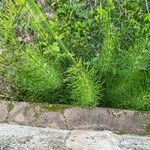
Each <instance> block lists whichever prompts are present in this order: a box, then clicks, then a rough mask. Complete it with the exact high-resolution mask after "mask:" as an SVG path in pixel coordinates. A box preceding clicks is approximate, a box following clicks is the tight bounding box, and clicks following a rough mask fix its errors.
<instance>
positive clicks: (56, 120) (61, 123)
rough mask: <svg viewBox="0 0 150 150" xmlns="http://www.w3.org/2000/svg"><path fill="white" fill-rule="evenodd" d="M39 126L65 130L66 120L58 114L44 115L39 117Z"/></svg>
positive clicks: (49, 113)
mask: <svg viewBox="0 0 150 150" xmlns="http://www.w3.org/2000/svg"><path fill="white" fill-rule="evenodd" d="M39 124H40V125H41V126H42V127H53V128H59V129H65V128H66V127H65V118H64V117H63V115H62V114H60V113H57V112H47V113H43V114H42V115H41V116H40V117H39Z"/></svg>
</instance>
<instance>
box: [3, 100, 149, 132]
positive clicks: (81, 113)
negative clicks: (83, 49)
mask: <svg viewBox="0 0 150 150" xmlns="http://www.w3.org/2000/svg"><path fill="white" fill-rule="evenodd" d="M2 122H7V123H10V124H21V125H28V126H38V127H51V128H56V129H58V128H59V129H87V130H88V129H94V130H110V131H115V132H119V133H135V134H150V112H138V111H129V110H120V109H109V108H87V109H85V108H84V109H83V108H76V107H74V108H71V107H70V106H63V105H60V106H56V105H48V104H45V105H44V104H34V103H26V102H14V101H11V102H10V101H2V100H0V123H2Z"/></svg>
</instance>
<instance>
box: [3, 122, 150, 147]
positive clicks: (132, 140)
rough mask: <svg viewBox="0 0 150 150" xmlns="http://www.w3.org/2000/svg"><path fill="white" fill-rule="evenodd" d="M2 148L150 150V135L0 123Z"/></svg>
mask: <svg viewBox="0 0 150 150" xmlns="http://www.w3.org/2000/svg"><path fill="white" fill-rule="evenodd" d="M0 150H150V137H148V136H147V137H146V136H136V135H117V134H115V133H112V132H110V131H92V130H91V131H85V130H73V131H70V130H60V129H50V128H37V127H29V126H28V127H27V126H19V125H8V124H0Z"/></svg>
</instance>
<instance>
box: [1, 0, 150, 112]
mask: <svg viewBox="0 0 150 150" xmlns="http://www.w3.org/2000/svg"><path fill="white" fill-rule="evenodd" d="M0 49H2V53H1V54H0V75H1V77H2V78H3V80H4V81H5V84H7V85H8V84H9V85H10V86H11V92H10V93H9V94H8V93H7V92H4V91H1V95H2V96H3V97H14V98H16V99H19V100H24V99H25V100H32V101H38V102H39V101H41V102H50V103H63V104H64V103H65V104H74V105H80V106H105V107H115V108H127V109H137V110H150V2H148V1H147V0H135V1H130V0H122V1H119V0H116V1H113V0H105V1H104V0H98V1H95V0H80V1H76V0H70V1H69V0H68V1H66V0H50V1H49V0H47V1H46V0H45V2H43V1H37V3H35V2H34V1H33V0H26V1H24V0H17V1H15V2H14V1H13V0H7V1H6V0H3V1H2V2H1V4H0Z"/></svg>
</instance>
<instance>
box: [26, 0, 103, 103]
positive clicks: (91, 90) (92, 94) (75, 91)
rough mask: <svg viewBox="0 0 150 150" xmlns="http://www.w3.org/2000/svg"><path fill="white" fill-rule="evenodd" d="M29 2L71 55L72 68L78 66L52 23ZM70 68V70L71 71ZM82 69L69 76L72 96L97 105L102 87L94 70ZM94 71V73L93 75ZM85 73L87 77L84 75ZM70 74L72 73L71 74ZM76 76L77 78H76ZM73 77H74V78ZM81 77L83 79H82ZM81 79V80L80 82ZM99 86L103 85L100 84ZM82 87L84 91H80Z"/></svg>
mask: <svg viewBox="0 0 150 150" xmlns="http://www.w3.org/2000/svg"><path fill="white" fill-rule="evenodd" d="M27 4H28V5H29V6H30V8H31V11H32V13H33V14H34V16H35V18H36V19H38V20H39V22H40V24H41V26H43V25H44V27H45V28H46V31H47V32H48V33H49V34H50V35H51V36H53V37H54V39H55V40H56V41H57V42H58V44H59V46H60V48H62V53H65V54H68V55H69V56H71V59H72V62H73V66H72V67H71V68H74V69H75V68H76V66H77V65H78V63H77V62H76V60H75V59H74V58H73V57H72V54H71V53H70V52H69V51H68V49H67V48H66V46H65V45H64V44H63V42H62V41H61V39H60V38H59V37H58V36H57V35H56V34H55V32H54V31H53V30H52V28H51V26H50V24H49V23H48V22H47V20H46V18H45V17H44V15H43V14H42V12H41V11H40V9H39V8H38V6H37V5H36V3H35V2H34V0H31V1H28V0H27ZM71 68H69V69H68V70H69V71H68V72H69V73H71V71H70V70H72V69H71ZM80 69H81V70H82V72H81V73H78V72H77V70H74V71H75V72H74V73H71V74H72V75H73V76H71V77H69V79H70V83H71V87H72V88H71V91H72V92H71V98H72V99H73V100H74V101H75V102H76V103H77V104H80V105H82V106H90V105H96V104H98V100H100V99H101V97H99V94H100V93H101V92H100V90H99V89H100V88H98V83H96V82H94V73H93V71H90V70H89V71H88V68H87V69H85V68H82V65H80ZM92 73H93V75H92ZM84 75H85V78H84V77H83V76H84ZM69 76H70V75H69ZM74 77H76V79H75V78H74ZM72 78H74V79H73V80H72ZM80 79H81V80H80ZM82 79H83V80H82ZM78 81H79V82H78ZM99 87H101V85H100V84H99ZM81 89H82V92H81V91H80V90H81ZM85 95H87V96H85Z"/></svg>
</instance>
